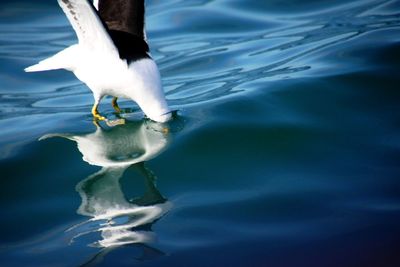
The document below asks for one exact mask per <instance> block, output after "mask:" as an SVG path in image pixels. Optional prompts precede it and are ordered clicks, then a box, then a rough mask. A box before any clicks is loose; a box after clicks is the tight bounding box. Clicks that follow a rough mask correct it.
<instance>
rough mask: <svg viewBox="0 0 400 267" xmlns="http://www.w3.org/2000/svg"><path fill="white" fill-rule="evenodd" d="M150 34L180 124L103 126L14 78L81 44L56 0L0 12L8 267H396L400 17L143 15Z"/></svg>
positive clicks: (224, 6) (63, 94)
mask: <svg viewBox="0 0 400 267" xmlns="http://www.w3.org/2000/svg"><path fill="white" fill-rule="evenodd" d="M39 2H40V3H39ZM147 29H148V37H149V39H150V46H151V51H152V54H153V57H154V58H155V59H156V61H157V63H158V64H159V67H160V70H161V75H162V78H163V83H164V87H165V90H166V94H167V98H168V101H169V103H170V104H171V106H172V107H173V108H174V109H177V110H179V112H178V114H179V115H178V117H177V118H176V119H175V120H174V122H172V123H170V124H168V125H159V124H155V123H152V122H150V121H146V120H143V119H142V114H141V113H140V112H139V110H138V108H137V106H135V104H134V103H132V102H130V101H122V102H121V106H122V108H123V109H124V111H125V112H124V114H123V116H124V118H125V119H126V123H125V125H118V126H114V127H110V126H107V125H105V124H101V125H99V126H96V125H94V124H93V123H92V121H91V115H90V108H91V105H92V96H91V94H90V92H89V90H88V89H87V88H86V87H85V86H84V85H82V84H81V83H80V82H79V81H78V80H77V79H75V77H74V76H73V75H72V74H70V73H68V72H65V71H54V72H43V73H24V72H23V68H24V67H26V66H29V65H31V64H33V63H35V62H37V61H38V60H41V59H43V58H46V57H48V56H49V55H51V54H53V53H55V52H57V51H59V50H61V49H63V48H64V47H66V46H67V45H70V44H72V43H74V42H75V36H74V33H73V31H72V29H71V27H70V26H69V24H68V22H67V21H66V19H65V17H64V15H63V13H62V12H61V10H60V8H59V7H58V6H57V4H56V1H36V2H32V1H20V0H18V1H9V2H8V1H2V2H1V4H0V70H1V71H0V127H1V131H0V149H1V150H0V151H1V154H0V166H1V167H0V168H1V187H0V190H1V191H0V197H1V201H0V203H1V204H0V205H1V211H2V212H1V227H0V262H1V266H81V265H83V266H85V264H86V265H87V266H94V265H96V266H136V265H137V266H399V264H400V257H399V256H398V247H399V245H398V244H399V241H400V228H399V227H398V225H399V223H400V197H399V196H400V194H399V193H400V182H399V177H400V176H399V173H400V164H399V163H400V162H399V159H400V156H399V149H400V139H399V125H400V124H399V122H400V110H399V105H398V103H399V100H400V91H399V89H398V84H399V81H400V80H399V76H398V74H399V67H400V65H399V62H400V52H399V51H400V32H399V30H400V1H387V0H382V1H379V0H377V1H372V0H371V1H367V0H362V1H351V2H349V1H335V2H333V1H311V0H309V1H307V2H305V1H297V0H291V1H282V0H274V1H256V0H251V1H250V0H247V1H244V0H235V1H225V0H215V1H211V0H210V1H206V0H202V1H200V0H199V1H181V0H175V1H156V0H153V1H148V2H147ZM100 110H101V112H102V113H103V114H105V115H107V116H108V117H109V118H114V117H115V114H114V113H113V109H112V108H111V105H110V100H106V101H103V103H102V105H101V107H100ZM39 139H40V141H39Z"/></svg>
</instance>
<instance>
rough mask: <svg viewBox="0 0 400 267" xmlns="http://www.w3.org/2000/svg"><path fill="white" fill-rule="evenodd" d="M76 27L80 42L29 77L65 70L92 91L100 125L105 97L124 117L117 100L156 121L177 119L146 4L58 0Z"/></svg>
mask: <svg viewBox="0 0 400 267" xmlns="http://www.w3.org/2000/svg"><path fill="white" fill-rule="evenodd" d="M57 1H58V4H59V5H60V7H61V8H62V10H63V11H64V13H65V15H66V17H67V19H68V20H69V22H70V24H71V25H72V27H73V29H74V31H75V33H76V36H77V39H78V43H77V44H73V45H71V46H69V47H67V48H65V49H64V50H62V51H60V52H58V53H57V54H55V55H54V56H51V57H49V58H47V59H44V60H42V61H40V62H39V63H37V64H35V65H32V66H30V67H27V68H25V71H26V72H36V71H47V70H55V69H66V70H69V71H72V72H73V73H74V74H75V76H76V77H77V78H78V79H79V80H80V81H82V82H83V83H85V84H86V85H87V87H88V88H89V89H90V90H91V91H92V93H93V97H94V104H93V107H92V115H93V118H94V120H95V121H101V120H105V121H107V119H106V118H105V117H104V116H102V115H101V114H100V113H99V111H98V106H99V103H100V101H101V100H102V98H103V97H104V96H107V95H108V96H113V99H112V106H113V108H114V109H115V110H116V111H117V112H121V109H120V108H119V106H118V103H117V100H118V98H127V99H131V100H133V101H134V102H136V103H137V104H138V106H139V107H140V109H141V110H142V111H143V113H144V114H145V115H146V116H147V117H148V118H149V119H151V120H153V121H156V122H161V123H163V122H167V121H169V120H170V119H171V118H172V112H171V109H170V108H169V106H168V103H167V101H166V98H165V94H164V91H163V88H162V83H161V76H160V72H159V69H158V67H157V64H156V63H155V61H154V60H153V59H152V57H151V54H150V51H149V45H148V43H147V37H146V32H145V3H144V0H95V1H94V2H91V1H89V0H57Z"/></svg>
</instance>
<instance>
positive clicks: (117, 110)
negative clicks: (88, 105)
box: [111, 97, 121, 113]
mask: <svg viewBox="0 0 400 267" xmlns="http://www.w3.org/2000/svg"><path fill="white" fill-rule="evenodd" d="M117 100H118V97H114V98H113V99H112V100H111V105H112V107H113V108H114V110H115V111H116V112H118V113H121V108H120V107H119V106H118V103H117Z"/></svg>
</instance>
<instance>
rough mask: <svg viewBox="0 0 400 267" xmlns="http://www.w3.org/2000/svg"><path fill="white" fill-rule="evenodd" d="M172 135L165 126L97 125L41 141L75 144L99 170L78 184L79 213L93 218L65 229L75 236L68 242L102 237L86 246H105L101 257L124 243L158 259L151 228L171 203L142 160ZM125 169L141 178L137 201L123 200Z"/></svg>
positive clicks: (147, 123)
mask: <svg viewBox="0 0 400 267" xmlns="http://www.w3.org/2000/svg"><path fill="white" fill-rule="evenodd" d="M170 135H171V134H170V133H169V131H168V129H167V128H166V126H165V125H161V124H158V123H153V122H150V121H142V122H126V124H124V125H118V126H115V127H113V128H108V129H103V128H102V127H100V126H97V129H96V131H95V132H93V133H90V134H82V135H72V134H49V135H46V136H44V137H42V139H44V138H49V137H54V136H60V137H65V138H68V139H70V140H73V141H75V142H76V143H77V146H78V149H79V151H80V152H81V153H82V155H83V160H84V161H86V162H88V163H89V164H92V165H96V166H101V167H102V169H101V170H100V171H98V172H96V173H94V174H92V175H90V176H88V177H87V178H86V179H84V180H82V181H81V182H79V183H78V184H77V186H76V190H77V191H78V192H79V194H80V196H81V198H82V203H81V205H80V207H79V209H78V213H79V214H81V215H84V216H89V217H91V218H90V219H89V220H87V221H85V222H82V223H80V224H78V225H75V226H73V227H71V228H70V229H69V230H68V231H73V232H74V233H76V234H74V237H73V239H72V242H74V241H76V240H77V239H85V240H86V239H90V238H91V236H92V235H96V234H100V237H96V239H95V240H94V241H88V242H89V245H90V246H95V247H100V248H105V249H104V250H102V251H101V252H100V253H99V255H101V256H104V255H103V254H104V253H108V252H109V251H110V248H111V249H112V248H116V247H119V246H122V245H128V244H137V245H141V246H142V250H143V254H144V255H142V256H141V257H145V258H146V257H149V255H151V257H153V256H154V255H160V253H161V252H160V251H158V250H157V249H154V248H151V247H150V246H149V244H151V243H152V242H153V241H154V238H155V235H154V233H153V232H152V229H151V226H152V224H153V223H154V222H156V221H157V220H158V219H160V218H161V217H162V216H163V215H164V214H165V213H166V212H168V210H169V209H170V208H171V203H170V202H169V201H168V200H167V199H166V198H164V197H163V196H162V195H161V193H160V192H159V191H158V189H157V187H156V185H155V180H156V177H155V176H154V174H153V173H152V172H151V171H150V170H149V169H148V168H147V167H146V166H145V163H144V161H146V160H149V159H151V158H154V157H155V156H157V155H158V154H160V153H161V152H162V151H163V150H164V149H165V148H166V146H167V145H168V144H169V142H170V140H171V136H170ZM127 170H136V171H137V172H138V173H139V174H140V175H141V176H143V177H144V181H145V192H144V194H143V195H142V196H141V197H137V198H134V199H127V197H126V196H125V194H124V192H123V190H122V188H121V183H120V180H121V178H122V177H123V176H124V173H130V171H129V172H127ZM72 242H71V243H72ZM161 254H162V253H161ZM99 255H97V256H96V257H95V258H94V259H95V261H97V260H98V258H99Z"/></svg>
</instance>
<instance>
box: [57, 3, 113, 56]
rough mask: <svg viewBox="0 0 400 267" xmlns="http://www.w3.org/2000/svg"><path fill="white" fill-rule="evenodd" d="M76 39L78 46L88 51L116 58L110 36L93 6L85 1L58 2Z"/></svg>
mask: <svg viewBox="0 0 400 267" xmlns="http://www.w3.org/2000/svg"><path fill="white" fill-rule="evenodd" d="M58 4H59V5H60V6H61V8H62V10H63V11H64V13H65V15H66V16H67V18H68V20H69V22H70V23H71V25H72V27H73V28H74V30H75V32H76V35H77V37H78V41H79V45H81V46H82V47H85V48H87V49H89V50H103V51H107V53H114V54H115V55H116V56H118V50H117V48H116V47H115V45H114V43H113V41H112V39H111V37H110V35H109V34H108V33H107V30H106V29H105V28H104V25H103V23H102V21H101V20H100V18H99V16H98V15H97V12H96V10H95V9H94V7H93V5H92V4H91V3H90V2H88V1H87V0H58Z"/></svg>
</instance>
